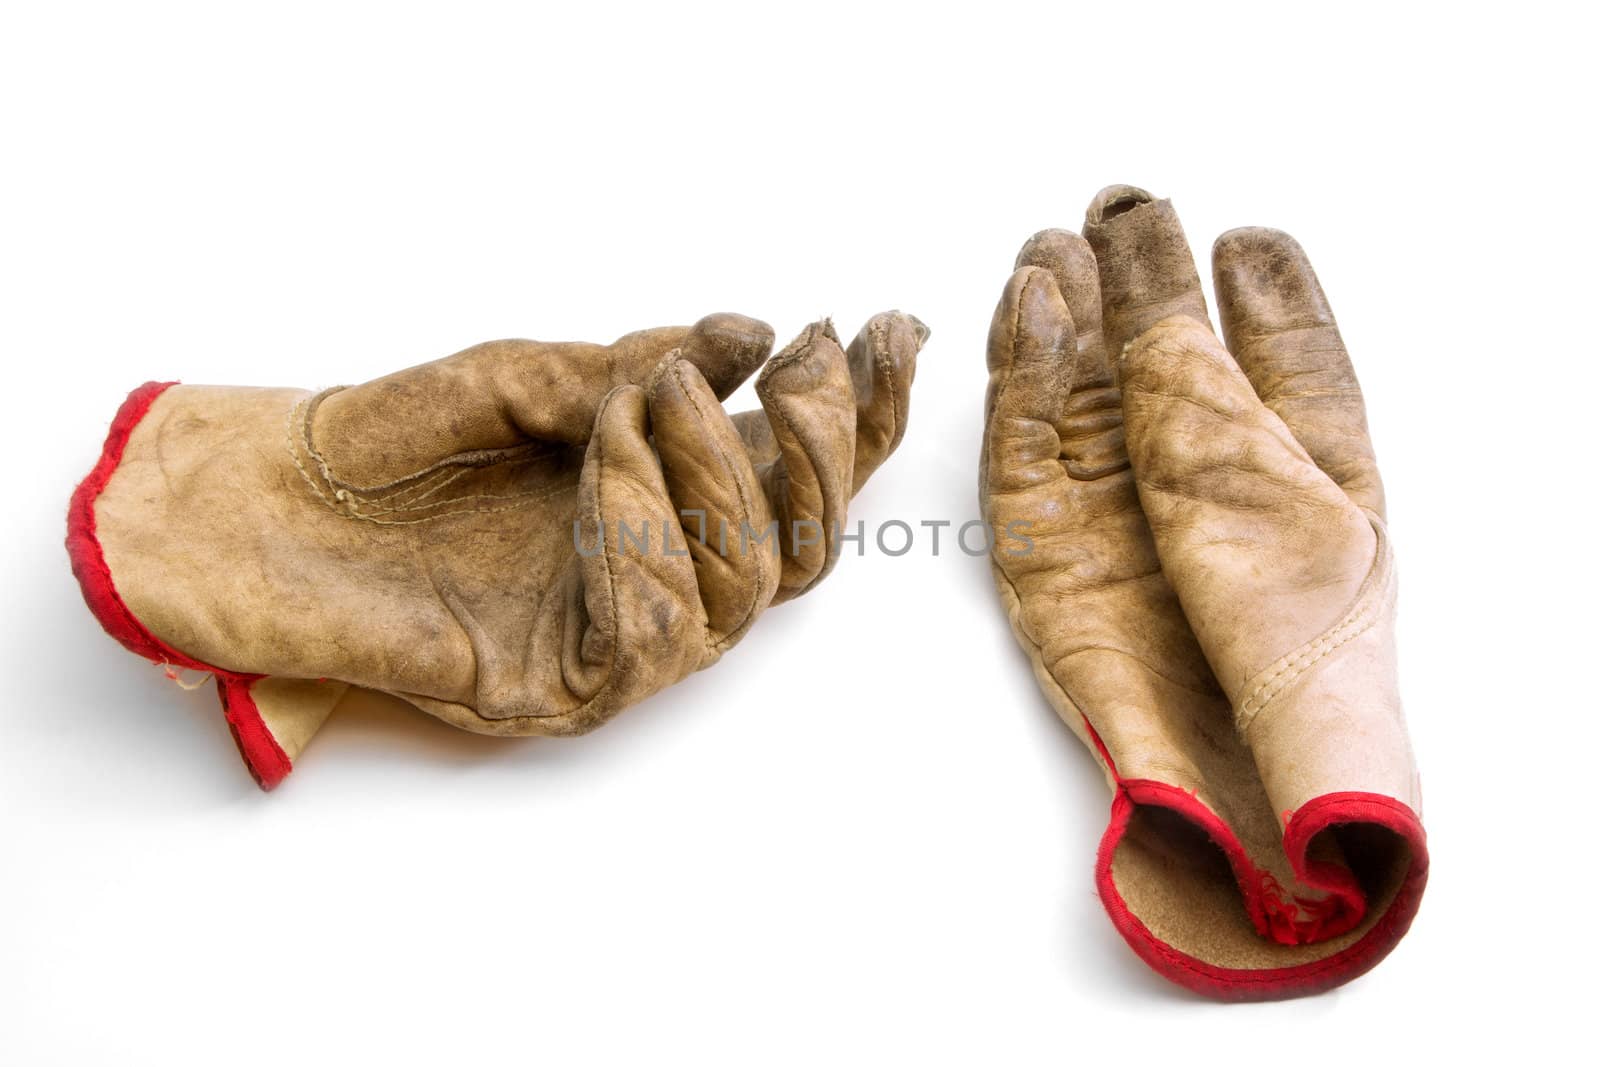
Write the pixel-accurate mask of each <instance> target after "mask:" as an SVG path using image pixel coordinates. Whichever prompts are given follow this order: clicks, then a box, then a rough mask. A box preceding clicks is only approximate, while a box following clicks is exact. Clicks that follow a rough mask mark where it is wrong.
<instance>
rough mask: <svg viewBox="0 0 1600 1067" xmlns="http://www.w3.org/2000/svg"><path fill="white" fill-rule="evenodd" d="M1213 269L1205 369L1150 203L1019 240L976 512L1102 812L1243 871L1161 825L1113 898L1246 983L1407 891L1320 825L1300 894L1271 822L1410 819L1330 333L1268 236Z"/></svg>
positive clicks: (1156, 207) (1352, 839)
mask: <svg viewBox="0 0 1600 1067" xmlns="http://www.w3.org/2000/svg"><path fill="white" fill-rule="evenodd" d="M1214 263H1215V273H1216V286H1217V293H1218V300H1219V303H1220V304H1221V318H1222V323H1223V328H1224V334H1225V336H1226V338H1227V344H1226V345H1224V344H1223V342H1222V341H1221V340H1219V339H1218V337H1217V336H1216V334H1215V333H1214V332H1213V331H1212V329H1211V327H1210V324H1209V315H1208V311H1207V308H1206V301H1205V298H1204V295H1203V293H1202V290H1201V286H1200V281H1199V277H1198V274H1197V272H1196V269H1195V266H1194V260H1193V257H1192V255H1191V253H1190V251H1189V246H1188V242H1187V239H1186V238H1185V236H1184V233H1183V230H1182V227H1181V225H1180V224H1179V222H1178V219H1177V216H1176V214H1175V213H1174V211H1173V209H1172V205H1171V203H1170V202H1169V201H1165V200H1156V199H1155V198H1153V197H1151V196H1150V195H1149V194H1147V193H1145V192H1144V191H1142V190H1139V189H1136V188H1133V187H1131V186H1112V187H1110V188H1108V189H1106V190H1104V191H1102V192H1101V193H1100V194H1099V195H1098V196H1097V197H1096V198H1095V199H1094V201H1093V202H1092V203H1091V205H1090V207H1089V210H1088V213H1087V217H1086V219H1085V223H1084V230H1083V235H1082V236H1079V235H1078V234H1075V233H1071V232H1068V231H1065V230H1046V231H1043V232H1041V233H1039V234H1037V235H1035V236H1034V237H1033V238H1032V239H1030V240H1029V241H1028V242H1027V243H1026V244H1025V245H1024V247H1023V249H1022V251H1021V253H1020V254H1019V256H1018V259H1017V263H1016V270H1015V273H1013V275H1012V276H1011V279H1010V281H1009V282H1008V284H1007V286H1006V288H1005V291H1004V294H1003V296H1002V298H1001V301H1000V304H999V307H998V308H997V310H996V312H995V317H994V321H993V325H992V328H991V332H990V338H989V352H988V366H989V370H990V382H989V391H988V398H987V403H986V432H985V441H984V448H983V456H982V460H981V465H980V496H981V499H982V505H983V509H984V512H985V517H986V518H987V520H988V521H989V522H990V523H992V524H993V525H994V526H995V527H996V528H997V529H1005V528H1007V527H1008V526H1009V525H1011V524H1015V523H1022V524H1026V528H1027V530H1028V533H1029V537H1030V538H1031V541H1032V549H1031V551H1029V552H1026V553H1023V552H1020V551H1017V550H1016V549H1017V546H1015V545H1008V544H1006V543H1005V542H1003V541H1002V542H1001V543H999V544H997V546H996V550H995V552H994V553H993V557H992V558H993V564H994V573H995V578H996V584H997V587H998V589H999V593H1000V597H1001V600H1002V602H1003V604H1004V605H1005V607H1006V610H1007V613H1008V616H1009V618H1010V620H1011V623H1012V626H1013V629H1014V631H1015V633H1016V635H1017V637H1018V640H1019V641H1020V642H1021V644H1022V645H1023V647H1024V648H1025V649H1026V650H1027V652H1028V654H1029V656H1030V658H1031V660H1032V663H1033V667H1034V673H1035V675H1036V676H1037V678H1038V680H1039V682H1040V684H1041V686H1042V688H1043V689H1044V691H1045V694H1046V695H1047V697H1048V698H1049V699H1050V701H1051V703H1052V704H1053V706H1054V707H1055V708H1056V710H1057V711H1058V713H1059V714H1060V715H1061V717H1062V718H1063V719H1064V720H1065V721H1066V723H1067V724H1068V725H1069V726H1070V727H1071V728H1072V729H1073V730H1074V731H1076V732H1077V733H1078V734H1079V736H1080V737H1081V738H1083V740H1084V741H1085V743H1086V744H1088V745H1090V746H1091V747H1092V748H1093V749H1095V750H1096V751H1097V752H1100V751H1101V748H1100V746H1102V745H1103V746H1104V751H1103V752H1102V753H1101V754H1102V755H1103V756H1104V757H1106V758H1105V759H1104V760H1103V763H1104V764H1105V766H1106V771H1107V776H1108V779H1109V780H1110V781H1111V782H1112V784H1113V786H1114V788H1117V789H1119V790H1120V789H1121V788H1123V785H1124V783H1129V782H1150V783H1157V784H1158V785H1159V786H1164V787H1170V791H1169V792H1163V791H1162V790H1159V789H1149V790H1145V791H1143V793H1141V795H1144V796H1162V795H1165V796H1170V795H1174V794H1182V795H1186V796H1188V797H1190V798H1192V799H1193V801H1195V802H1197V803H1198V805H1200V806H1201V810H1203V811H1205V812H1209V813H1211V815H1214V816H1215V817H1216V818H1218V819H1220V820H1221V824H1222V827H1223V829H1222V830H1220V831H1218V832H1220V833H1222V834H1224V836H1231V837H1232V838H1233V839H1236V841H1237V843H1238V845H1239V846H1240V847H1241V848H1242V852H1243V854H1244V855H1245V856H1247V857H1248V866H1251V867H1253V868H1254V870H1253V871H1252V870H1237V869H1236V870H1230V869H1229V867H1228V863H1227V862H1225V861H1222V856H1221V854H1220V853H1219V852H1218V850H1217V845H1218V844H1221V843H1222V842H1220V841H1217V840H1216V834H1214V833H1210V832H1209V831H1205V832H1202V831H1201V830H1200V829H1198V828H1197V827H1196V826H1195V825H1194V824H1193V823H1192V822H1188V821H1186V820H1185V819H1184V818H1179V817H1176V816H1175V815H1174V811H1175V810H1176V809H1174V810H1167V809H1165V808H1162V809H1161V810H1160V811H1159V812H1154V811H1147V810H1141V811H1139V812H1137V813H1136V814H1135V816H1134V818H1133V820H1132V821H1131V823H1130V828H1129V831H1128V833H1127V835H1126V836H1125V837H1124V838H1123V839H1122V841H1121V843H1120V844H1118V845H1117V848H1116V854H1115V856H1114V861H1113V863H1112V876H1113V878H1114V879H1115V884H1116V886H1117V887H1118V890H1119V891H1120V894H1121V896H1122V897H1123V898H1124V900H1125V901H1126V902H1127V905H1128V907H1129V908H1130V910H1131V911H1132V912H1133V914H1134V917H1135V918H1136V919H1137V920H1139V921H1140V922H1141V923H1142V924H1143V925H1144V926H1145V927H1147V928H1148V929H1149V930H1151V931H1153V932H1154V934H1155V937H1156V939H1157V940H1159V941H1160V942H1161V943H1163V944H1165V945H1168V946H1172V947H1174V948H1176V949H1178V950H1179V951H1180V952H1182V953H1185V954H1186V955H1187V956H1189V957H1192V958H1194V959H1195V960H1198V961H1200V962H1202V963H1204V964H1208V965H1214V966H1216V967H1219V968H1223V969H1228V968H1235V969H1239V970H1240V971H1245V970H1256V969H1260V968H1270V967H1279V966H1289V965H1301V964H1305V963H1306V962H1307V961H1315V960H1317V959H1319V958H1324V957H1330V956H1332V955H1334V954H1335V953H1338V952H1341V951H1343V950H1345V949H1346V948H1347V947H1349V946H1350V945H1351V944H1352V943H1353V942H1354V941H1356V940H1359V939H1360V938H1361V937H1362V935H1363V934H1364V933H1365V932H1367V931H1368V930H1370V929H1372V928H1373V926H1374V924H1376V923H1378V922H1379V921H1380V920H1381V918H1382V915H1383V912H1384V909H1385V908H1387V907H1388V903H1389V901H1391V900H1392V899H1393V898H1394V896H1395V893H1396V891H1397V886H1398V885H1399V884H1400V882H1401V879H1402V876H1403V875H1404V874H1405V872H1406V871H1407V869H1408V867H1407V864H1408V857H1407V854H1406V850H1405V849H1404V848H1403V847H1400V846H1397V845H1395V844H1394V843H1393V842H1392V841H1386V840H1385V841H1378V842H1377V843H1372V842H1371V841H1369V840H1368V837H1364V836H1362V835H1361V834H1359V833H1350V832H1346V831H1345V830H1343V829H1341V830H1339V831H1337V832H1333V833H1323V834H1320V835H1319V836H1318V837H1317V838H1316V839H1315V840H1314V841H1313V847H1312V858H1313V860H1314V861H1315V863H1316V864H1318V865H1319V866H1318V868H1317V869H1318V870H1319V871H1320V872H1321V874H1320V875H1319V876H1318V877H1317V878H1316V879H1314V880H1310V881H1308V880H1307V879H1306V878H1302V877H1301V876H1300V874H1302V873H1303V872H1297V871H1296V870H1295V868H1294V865H1293V863H1292V862H1291V859H1290V857H1289V856H1288V855H1287V854H1286V850H1285V845H1284V829H1285V825H1286V824H1287V823H1288V821H1289V820H1290V818H1291V817H1292V815H1293V814H1294V813H1295V812H1297V811H1299V810H1300V809H1302V808H1303V807H1304V806H1305V805H1306V804H1307V803H1308V802H1310V801H1313V800H1315V799H1317V798H1320V797H1329V796H1331V795H1335V794H1346V793H1360V794H1374V795H1378V796H1382V797H1387V798H1392V799H1393V800H1396V801H1398V802H1400V804H1402V805H1404V806H1405V807H1407V808H1409V809H1410V810H1411V811H1414V812H1415V811H1420V807H1421V799H1420V795H1419V792H1418V788H1417V780H1416V773H1415V769H1414V766H1413V760H1412V755H1411V748H1410V744H1409V741H1408V739H1407V735H1406V730H1405V726H1404V722H1403V719H1402V716H1401V712H1400V703H1399V696H1398V686H1397V681H1396V671H1395V656H1394V641H1393V614H1394V604H1395V580H1394V565H1393V556H1392V551H1391V549H1390V547H1389V542H1388V538H1387V534H1386V531H1385V527H1384V503H1383V490H1382V483H1381V481H1380V479H1379V477H1378V471H1377V466H1376V463H1375V460H1374V457H1373V450H1372V446H1371V442H1370V440H1369V438H1368V435H1367V429H1366V420H1365V412H1364V406H1363V402H1362V398H1361V392H1360V388H1359V386H1358V384H1357V382H1356V378H1355V373H1354V371H1353V369H1352V367H1351V363H1350V360H1349V358H1348V356H1347V355H1346V353H1345V349H1344V345H1343V343H1342V341H1341V340H1340V337H1339V333H1338V328H1337V326H1336V324H1335V322H1334V319H1333V316H1332V313H1331V311H1330V310H1329V307H1328V303H1327V300H1326V298H1325V297H1324V295H1323V292H1322V289H1321V286H1320V284H1319V283H1318V281H1317V278H1316V275H1315V273H1314V272H1313V271H1312V269H1311V266H1310V264H1309V262H1308V261H1307V259H1306V257H1305V254H1304V252H1303V251H1302V250H1301V249H1300V247H1299V245H1298V244H1296V243H1295V242H1294V240H1293V239H1292V238H1290V237H1289V236H1287V235H1286V234H1283V233H1280V232H1277V231H1273V230H1265V229H1245V230H1235V231H1233V232H1231V233H1229V234H1226V235H1224V236H1223V237H1222V238H1221V239H1220V240H1219V241H1218V242H1217V244H1216V248H1215V250H1214ZM1147 806H1148V805H1147ZM1369 836H1370V835H1369ZM1379 836H1381V835H1379ZM1219 861H1222V862H1220V866H1219ZM1419 862H1420V861H1419ZM1330 871H1331V872H1333V874H1332V875H1329V873H1328V872H1330ZM1335 885H1338V886H1345V885H1355V886H1359V894H1360V895H1361V896H1362V897H1363V898H1364V902H1363V903H1362V904H1361V905H1360V906H1362V907H1364V908H1365V912H1364V914H1359V915H1358V914H1357V910H1358V905H1356V904H1353V903H1351V901H1350V900H1349V899H1347V898H1346V897H1345V896H1342V895H1340V894H1339V893H1338V892H1337V891H1335V890H1334V889H1333V888H1332V887H1333V886H1335ZM1241 894H1243V895H1244V897H1245V898H1246V899H1245V900H1244V901H1243V906H1241V900H1240V897H1241ZM1330 896H1338V897H1339V899H1335V900H1331V901H1330V899H1329V898H1330ZM1109 905H1110V902H1108V906H1109ZM1329 916H1332V918H1329ZM1269 918H1270V919H1274V920H1275V922H1273V923H1272V924H1271V926H1270V928H1269V924H1268V919H1269ZM1408 918H1409V917H1408ZM1269 935H1270V936H1269ZM1280 942H1281V943H1280Z"/></svg>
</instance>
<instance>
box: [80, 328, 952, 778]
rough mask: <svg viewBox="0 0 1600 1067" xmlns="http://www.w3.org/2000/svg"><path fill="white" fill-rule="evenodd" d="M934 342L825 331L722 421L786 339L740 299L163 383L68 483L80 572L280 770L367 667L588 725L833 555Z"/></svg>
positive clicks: (107, 617) (522, 726)
mask: <svg viewBox="0 0 1600 1067" xmlns="http://www.w3.org/2000/svg"><path fill="white" fill-rule="evenodd" d="M926 336H927V330H926V329H925V328H924V327H923V326H922V324H921V323H920V322H918V321H917V320H916V319H914V318H912V317H911V316H909V315H905V314H901V313H899V312H890V313H885V314H882V315H878V316H877V317H875V318H873V319H872V320H871V321H870V322H868V323H867V324H866V326H865V327H864V328H863V329H862V331H861V333H860V335H859V336H858V337H857V338H856V339H855V341H854V343H852V344H851V345H850V348H849V352H848V354H846V352H845V351H844V350H843V349H841V347H840V344H839V340H838V338H837V336H836V335H835V334H834V332H833V329H832V326H831V325H830V324H829V323H827V322H819V323H815V324H813V325H811V326H808V327H807V328H806V329H805V330H804V331H803V332H802V333H801V334H800V336H799V337H798V338H797V339H796V340H795V341H794V342H793V343H792V344H790V345H789V346H788V347H787V348H785V349H784V350H783V351H782V352H780V353H779V354H778V355H777V356H775V357H773V358H772V359H771V360H770V361H769V362H767V363H766V367H765V369H764V370H763V371H762V373H761V376H760V378H759V379H758V381H757V385H756V391H757V394H758V396H759V397H760V400H761V404H762V409H763V410H761V411H754V412H746V413H744V414H742V415H738V416H735V417H733V418H731V419H730V417H729V416H728V415H727V414H726V413H725V412H724V410H723V408H722V404H721V400H722V398H724V397H726V396H727V395H728V394H729V393H731V392H732V391H733V390H734V389H735V388H736V387H737V386H738V385H739V383H740V382H741V381H743V380H744V379H745V378H746V377H747V376H748V375H749V374H750V373H751V372H752V371H754V370H755V368H756V367H758V366H760V365H761V364H762V362H763V361H764V360H766V358H767V356H768V354H769V353H770V352H771V350H772V331H771V329H770V328H769V327H768V326H766V325H765V324H764V323H761V322H757V321H755V320H753V319H748V318H744V317H742V316H737V315H713V316H710V317H708V318H705V319H702V320H701V321H700V322H698V323H697V324H695V325H694V326H692V327H668V328H662V329H654V330H646V331H643V332H641V333H634V334H630V335H628V336H626V337H623V338H622V339H620V340H618V341H617V342H616V343H614V344H611V345H593V344H577V343H561V344H548V343H539V342H533V341H498V342H492V343H489V344H484V345H479V346H477V347H475V348H471V349H468V350H466V351H464V352H461V353H459V354H457V355H454V356H451V357H449V358H448V359H443V360H439V361H437V362H434V363H428V364H424V365H423V366H420V367H413V368H411V369H409V370H404V371H400V372H399V373H396V374H392V375H389V376H388V377H385V378H380V379H378V380H376V381H372V382H368V383H366V384H365V385H358V386H354V387H351V388H341V389H331V390H326V391H323V392H320V393H315V394H313V393H308V392H305V391H302V390H298V389H245V388H224V387H213V386H183V385H174V384H172V383H166V384H160V383H151V384H148V385H145V386H143V387H141V388H140V389H138V390H136V391H135V392H134V393H133V394H132V396H130V397H129V399H128V401H127V403H126V404H125V405H124V406H123V408H122V410H121V412H120V413H119V414H118V415H117V417H116V420H115V422H114V423H113V425H112V429H111V434H110V437H109V439H108V440H107V442H106V446H105V450H104V454H103V455H102V457H101V460H100V463H99V465H98V466H97V467H96V468H95V469H94V471H93V473H91V474H90V476H89V477H88V479H86V480H85V481H84V483H83V484H82V485H81V486H80V487H79V489H78V491H77V493H76V495H75V496H74V498H73V501H72V505H71V510H70V515H69V521H68V549H69V552H70V554H71V557H72V565H73V570H74V572H75V573H76V574H77V576H78V579H79V581H80V583H81V585H82V587H83V592H84V596H85V598H86V599H87V600H88V603H89V606H90V608H91V609H92V610H93V611H94V613H95V615H96V616H97V617H98V618H99V620H100V622H101V624H102V625H103V626H104V627H105V628H106V630H107V631H109V632H110V633H111V634H112V635H113V636H114V637H116V638H117V639H119V640H120V641H122V643H123V644H125V645H126V646H127V647H129V648H130V649H132V650H133V651H135V652H137V653H139V654H141V655H143V656H146V657H148V658H149V659H151V660H154V661H156V662H158V663H163V664H166V665H167V666H168V669H169V671H172V670H174V669H176V668H189V669H194V670H201V671H208V672H210V673H212V674H214V675H215V676H216V677H217V680H218V688H219V692H220V693H221V695H222V700H223V706H224V708H225V710H226V715H227V719H228V722H229V724H230V726H231V727H232V729H233V731H234V735H235V738H236V739H237V740H238V742H239V747H240V751H241V752H242V754H243V755H244V757H245V761H246V764H247V765H248V766H249V768H250V770H251V771H252V773H253V774H254V775H255V776H256V778H257V780H258V781H259V782H260V783H261V785H262V786H263V787H267V788H270V787H271V786H272V785H274V784H276V783H277V782H278V781H279V780H281V779H282V778H283V776H284V775H285V774H287V773H288V772H289V770H290V768H291V765H292V762H293V760H294V759H295V758H296V757H297V756H298V754H299V752H300V750H301V749H302V748H303V747H304V745H305V743H306V741H307V740H308V739H309V738H310V736H311V735H312V734H313V733H314V732H315V731H316V729H317V728H318V727H319V726H320V725H321V724H322V722H323V720H324V719H325V718H326V717H327V715H328V714H329V712H330V710H331V709H332V708H333V706H334V705H335V704H336V703H337V702H338V701H339V700H340V699H341V697H342V696H343V695H344V693H345V690H346V688H347V687H351V686H354V687H365V688H368V689H374V690H380V691H383V692H386V693H390V694H394V695H397V696H399V697H402V698H403V699H405V700H407V701H409V702H411V703H412V704H415V705H416V706H417V707H419V708H422V709H423V710H425V711H427V712H430V713H432V714H434V715H437V716H438V717H439V718H441V719H444V720H445V721H447V722H450V723H453V724H454V725H456V726H460V727H463V728H465V729H469V730H475V731H479V732H482V733H490V734H506V735H527V734H577V733H582V732H584V731H586V730H588V729H590V728H592V727H594V726H597V725H598V724H600V723H602V722H604V721H605V720H607V719H609V718H610V717H611V716H613V715H615V714H616V713H617V712H618V711H620V710H621V709H623V708H625V707H627V706H629V705H630V704H634V703H636V702H638V701H640V700H642V699H644V698H645V697H647V696H649V695H650V694H652V693H654V692H656V691H658V690H660V689H664V688H665V687H667V686H669V685H671V684H673V683H674V682H676V681H678V680H679V679H681V678H683V677H684V676H685V675H687V674H689V673H690V672H691V671H695V670H698V669H699V668H701V667H705V666H708V665H709V664H711V663H713V662H715V661H716V660H717V658H718V657H719V656H720V655H721V654H722V652H723V651H724V650H726V649H727V648H729V647H731V646H732V645H733V644H735V643H736V642H737V641H738V640H739V638H740V637H741V636H742V635H743V634H744V633H745V631H746V630H748V629H749V627H750V625H751V624H752V623H753V622H754V621H755V619H756V617H757V616H758V615H760V614H761V612H762V611H763V610H764V609H766V608H767V607H768V606H769V605H771V604H774V603H778V602H781V601H784V600H787V599H790V598H792V597H795V596H798V595H800V594H801V593H803V592H805V591H806V590H808V589H810V588H811V587H812V586H813V585H815V584H816V583H817V582H818V581H819V580H821V578H822V577H823V576H824V575H825V574H826V573H827V572H828V570H829V569H830V568H831V566H832V565H833V563H834V561H835V559H836V558H837V551H836V545H837V541H836V538H837V535H838V532H839V529H840V527H842V525H843V523H844V515H845V507H846V504H847V502H848V501H849V499H850V497H851V496H852V495H853V494H854V492H855V491H856V490H857V489H859V488H860V487H861V485H862V484H863V483H864V482H865V481H866V479H867V477H868V476H869V475H871V473H872V472H873V471H874V470H876V469H877V467H878V465H879V464H881V463H882V462H883V461H884V460H885V459H886V458H887V457H888V456H889V454H890V453H891V452H892V451H893V450H894V449H895V447H896V446H897V445H898V444H899V442H900V438H901V435H902V434H903V433H904V432H905V427H906V414H907V404H908V401H909V396H910V388H911V381H912V377H913V374H914V373H915V367H916V355H917V352H918V350H919V348H920V347H921V345H922V343H923V341H924V340H925V339H926ZM774 523H776V528H774V526H773V524H774Z"/></svg>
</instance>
